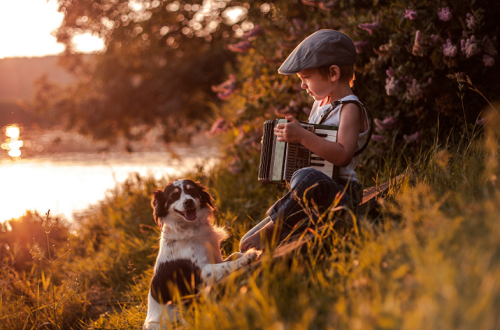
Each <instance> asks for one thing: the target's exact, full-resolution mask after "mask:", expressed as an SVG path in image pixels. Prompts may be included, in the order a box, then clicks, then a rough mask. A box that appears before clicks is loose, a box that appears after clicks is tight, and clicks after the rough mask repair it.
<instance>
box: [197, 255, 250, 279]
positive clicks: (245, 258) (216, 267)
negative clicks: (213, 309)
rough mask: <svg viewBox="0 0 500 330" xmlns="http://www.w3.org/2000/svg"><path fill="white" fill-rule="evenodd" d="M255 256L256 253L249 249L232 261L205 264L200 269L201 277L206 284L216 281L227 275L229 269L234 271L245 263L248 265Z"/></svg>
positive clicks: (229, 271)
mask: <svg viewBox="0 0 500 330" xmlns="http://www.w3.org/2000/svg"><path fill="white" fill-rule="evenodd" d="M238 253H239V252H238ZM231 256H232V255H231ZM231 256H230V257H231ZM230 257H229V258H230ZM256 257H257V253H256V252H255V251H249V252H247V253H245V254H243V255H242V256H240V257H239V258H238V259H236V260H234V261H227V262H223V263H219V264H207V265H205V266H203V268H202V269H201V278H202V280H203V282H205V283H206V284H211V283H213V282H217V281H219V280H221V279H222V278H223V277H224V276H226V275H229V274H230V273H231V271H235V270H237V269H239V268H241V267H243V266H245V265H248V264H249V263H250V262H251V261H252V260H253V259H255V258H256ZM229 258H227V259H229ZM227 259H226V260H227Z"/></svg>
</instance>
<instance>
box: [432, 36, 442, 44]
mask: <svg viewBox="0 0 500 330" xmlns="http://www.w3.org/2000/svg"><path fill="white" fill-rule="evenodd" d="M431 41H432V43H433V44H435V45H441V44H442V43H443V42H444V40H443V38H441V37H440V36H439V35H434V34H431Z"/></svg>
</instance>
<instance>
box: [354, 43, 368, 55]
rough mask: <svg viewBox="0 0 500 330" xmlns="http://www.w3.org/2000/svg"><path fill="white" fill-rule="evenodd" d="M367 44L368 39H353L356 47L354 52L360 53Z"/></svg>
mask: <svg viewBox="0 0 500 330" xmlns="http://www.w3.org/2000/svg"><path fill="white" fill-rule="evenodd" d="M366 45H368V41H364V40H361V41H355V42H354V47H356V53H362V52H363V49H364V48H365V46H366Z"/></svg>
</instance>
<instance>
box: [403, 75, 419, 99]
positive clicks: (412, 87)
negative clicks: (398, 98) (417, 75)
mask: <svg viewBox="0 0 500 330" xmlns="http://www.w3.org/2000/svg"><path fill="white" fill-rule="evenodd" d="M406 88H407V89H408V90H407V91H406V98H407V99H408V100H416V99H418V98H420V97H422V86H421V85H420V84H419V83H418V82H417V79H413V80H412V82H411V83H407V84H406Z"/></svg>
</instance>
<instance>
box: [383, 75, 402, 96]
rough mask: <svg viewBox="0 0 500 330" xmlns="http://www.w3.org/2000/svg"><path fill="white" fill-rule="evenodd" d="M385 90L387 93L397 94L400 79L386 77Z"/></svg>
mask: <svg viewBox="0 0 500 330" xmlns="http://www.w3.org/2000/svg"><path fill="white" fill-rule="evenodd" d="M385 91H386V93H387V95H389V96H391V95H396V94H397V92H398V91H399V80H398V79H396V78H394V77H391V78H386V79H385Z"/></svg>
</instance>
